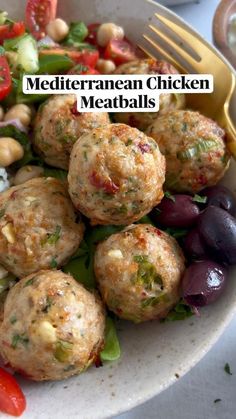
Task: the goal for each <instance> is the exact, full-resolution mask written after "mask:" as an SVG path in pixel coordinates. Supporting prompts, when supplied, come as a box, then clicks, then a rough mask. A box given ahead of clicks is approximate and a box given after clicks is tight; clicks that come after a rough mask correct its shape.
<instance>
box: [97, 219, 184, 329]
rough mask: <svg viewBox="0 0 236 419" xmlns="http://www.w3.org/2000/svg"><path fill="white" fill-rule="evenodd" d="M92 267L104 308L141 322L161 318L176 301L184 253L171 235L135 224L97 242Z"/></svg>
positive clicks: (146, 225) (124, 317) (178, 294)
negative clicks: (105, 306)
mask: <svg viewBox="0 0 236 419" xmlns="http://www.w3.org/2000/svg"><path fill="white" fill-rule="evenodd" d="M94 269H95V275H96V279H97V282H98V286H99V289H100V292H101V295H102V298H103V300H104V302H105V303H106V304H107V306H108V308H109V309H110V310H111V311H113V312H114V313H116V314H117V316H119V317H121V318H123V319H126V320H132V321H134V322H143V321H146V320H152V319H158V318H159V319H161V318H164V317H165V316H166V315H167V313H168V312H169V310H170V309H171V308H172V307H173V306H174V305H175V304H176V303H177V302H178V300H179V298H180V282H181V278H182V275H183V272H184V256H183V253H182V250H181V248H180V247H179V245H178V243H177V241H176V240H175V239H174V238H173V237H171V236H169V235H168V234H166V233H164V232H162V231H160V230H158V229H157V228H155V227H153V226H151V225H148V224H139V225H133V226H130V227H127V228H126V229H125V230H124V231H122V232H120V233H117V234H113V235H112V236H110V237H109V238H108V239H107V240H105V241H103V242H102V243H100V244H99V245H98V246H97V249H96V252H95V261H94Z"/></svg>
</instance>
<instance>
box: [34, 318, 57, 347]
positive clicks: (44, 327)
mask: <svg viewBox="0 0 236 419" xmlns="http://www.w3.org/2000/svg"><path fill="white" fill-rule="evenodd" d="M37 335H38V336H39V338H40V339H42V340H43V341H44V342H49V343H54V342H56V341H57V335H56V329H55V327H53V326H52V324H51V323H49V322H48V321H46V320H44V321H42V322H41V323H40V324H39V327H38V330H37Z"/></svg>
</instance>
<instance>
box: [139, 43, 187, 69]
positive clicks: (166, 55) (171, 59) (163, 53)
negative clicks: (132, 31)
mask: <svg viewBox="0 0 236 419" xmlns="http://www.w3.org/2000/svg"><path fill="white" fill-rule="evenodd" d="M143 37H144V39H146V41H147V42H149V43H150V44H151V45H152V46H153V47H154V48H155V49H156V50H157V52H158V53H159V54H160V55H161V56H162V57H163V58H165V59H166V60H167V61H168V62H169V63H170V64H172V65H173V66H174V67H177V68H178V70H179V71H181V72H182V73H188V71H187V70H186V68H184V66H183V65H181V64H180V63H179V62H178V61H177V60H175V58H174V57H173V56H172V55H171V54H169V53H168V52H167V51H165V50H164V49H163V48H162V47H161V46H160V45H157V43H156V42H154V41H153V40H152V39H151V38H150V37H149V36H148V35H143ZM139 47H140V48H141V49H142V50H143V51H144V52H145V53H146V54H147V55H150V56H151V57H152V58H154V59H156V57H155V56H154V55H153V54H151V53H150V52H149V51H148V50H147V49H146V48H144V47H143V46H141V45H139Z"/></svg>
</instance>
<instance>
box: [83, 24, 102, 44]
mask: <svg viewBox="0 0 236 419" xmlns="http://www.w3.org/2000/svg"><path fill="white" fill-rule="evenodd" d="M100 25H101V23H91V24H90V25H88V26H87V28H88V35H87V37H86V39H85V42H88V43H89V44H92V45H97V31H98V28H99V26H100Z"/></svg>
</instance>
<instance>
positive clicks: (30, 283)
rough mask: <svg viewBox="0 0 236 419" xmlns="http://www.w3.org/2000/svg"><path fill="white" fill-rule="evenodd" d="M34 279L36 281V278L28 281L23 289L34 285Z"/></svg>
mask: <svg viewBox="0 0 236 419" xmlns="http://www.w3.org/2000/svg"><path fill="white" fill-rule="evenodd" d="M34 279H35V277H34V278H31V279H28V281H26V282H25V284H24V287H23V288H25V287H28V286H29V285H32V284H33V282H34Z"/></svg>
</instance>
